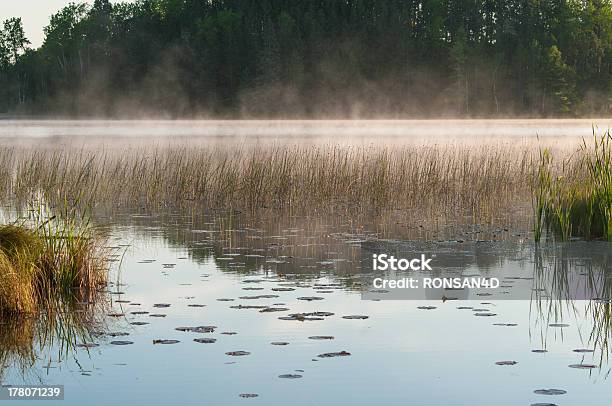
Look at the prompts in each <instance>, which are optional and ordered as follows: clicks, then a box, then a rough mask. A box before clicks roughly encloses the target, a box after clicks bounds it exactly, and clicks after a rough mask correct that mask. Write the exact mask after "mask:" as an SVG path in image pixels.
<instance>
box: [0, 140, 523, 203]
mask: <svg viewBox="0 0 612 406" xmlns="http://www.w3.org/2000/svg"><path fill="white" fill-rule="evenodd" d="M530 154H531V151H530V150H529V149H526V148H520V147H513V146H510V145H502V146H492V145H483V146H481V147H476V148H474V147H467V146H453V145H448V146H444V145H443V146H440V145H433V144H430V145H420V146H417V145H414V146H398V147H393V146H376V145H370V146H333V145H330V146H317V145H315V146H311V145H299V144H298V145H266V146H256V145H255V146H244V147H235V146H207V145H205V144H194V145H193V146H189V145H172V146H167V147H152V148H147V149H145V148H137V147H126V148H125V149H123V150H117V149H112V150H111V149H103V148H101V149H95V150H91V149H78V148H73V147H68V148H66V149H62V150H57V149H44V148H41V149H28V148H25V149H20V148H1V147H0V172H2V171H4V173H7V174H8V175H7V176H6V178H5V180H4V181H3V182H1V183H0V188H1V189H0V193H2V192H4V195H5V196H8V197H11V198H17V199H20V200H27V199H28V198H29V196H30V195H31V194H32V193H33V192H39V191H40V192H42V193H43V194H44V195H45V197H46V198H47V199H49V201H53V202H57V201H60V202H61V201H64V200H65V199H73V198H74V197H75V196H82V199H83V200H84V201H88V202H94V203H95V204H113V205H115V206H119V207H125V206H130V207H146V208H167V207H176V206H185V205H198V206H205V207H209V208H228V207H234V208H237V209H249V210H253V209H255V210H256V209H260V208H287V207H291V208H312V207H342V208H351V209H357V210H370V209H389V208H390V209H403V208H407V207H416V206H419V205H422V206H429V205H432V204H435V205H438V206H440V207H446V208H448V210H457V209H458V208H466V209H467V210H472V211H478V210H479V209H480V208H481V207H483V206H487V205H490V204H498V203H502V202H508V201H510V200H513V199H515V198H516V197H517V196H524V197H526V198H527V199H528V196H529V188H528V186H527V185H528V180H529V178H530V173H531V168H530V162H531V159H530ZM3 168H4V169H3Z"/></svg>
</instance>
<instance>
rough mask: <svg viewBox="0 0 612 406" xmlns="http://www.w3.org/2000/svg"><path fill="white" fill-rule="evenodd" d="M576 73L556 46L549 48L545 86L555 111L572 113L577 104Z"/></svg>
mask: <svg viewBox="0 0 612 406" xmlns="http://www.w3.org/2000/svg"><path fill="white" fill-rule="evenodd" d="M575 77H576V73H575V72H574V70H573V69H572V68H571V67H570V66H568V65H567V64H566V63H565V62H564V61H563V57H562V56H561V51H559V48H557V46H556V45H553V46H551V47H550V48H548V50H547V52H546V56H545V59H544V86H545V89H546V91H547V97H548V99H549V101H550V103H551V105H552V107H553V111H554V112H557V113H561V114H568V113H570V112H572V110H573V108H574V107H575V104H576V102H577V95H576V79H575Z"/></svg>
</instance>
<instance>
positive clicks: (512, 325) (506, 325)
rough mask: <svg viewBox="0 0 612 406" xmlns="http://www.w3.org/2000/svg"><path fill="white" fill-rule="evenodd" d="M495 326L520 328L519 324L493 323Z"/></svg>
mask: <svg viewBox="0 0 612 406" xmlns="http://www.w3.org/2000/svg"><path fill="white" fill-rule="evenodd" d="M493 325H494V326H501V327H516V326H518V324H516V323H493Z"/></svg>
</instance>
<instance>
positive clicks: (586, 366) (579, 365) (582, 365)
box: [569, 364, 599, 369]
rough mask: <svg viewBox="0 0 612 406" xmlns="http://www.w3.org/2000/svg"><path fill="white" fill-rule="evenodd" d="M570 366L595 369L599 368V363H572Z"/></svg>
mask: <svg viewBox="0 0 612 406" xmlns="http://www.w3.org/2000/svg"><path fill="white" fill-rule="evenodd" d="M569 367H570V368H575V369H595V368H599V365H594V364H572V365H570V366H569Z"/></svg>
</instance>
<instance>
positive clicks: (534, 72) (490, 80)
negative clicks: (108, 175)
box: [0, 0, 612, 118]
mask: <svg viewBox="0 0 612 406" xmlns="http://www.w3.org/2000/svg"><path fill="white" fill-rule="evenodd" d="M28 46H29V41H28V40H27V39H26V37H25V35H24V32H23V29H22V26H21V21H20V20H19V19H10V20H7V21H5V22H4V24H3V27H2V31H1V35H0V111H2V112H5V113H9V114H15V113H27V114H65V115H88V116H125V117H129V116H136V115H138V114H142V115H147V114H148V115H151V114H159V113H164V114H167V115H168V116H174V117H177V116H185V117H191V116H201V117H210V116H219V117H238V116H240V117H364V118H366V117H431V116H450V115H452V116H471V117H480V116H506V115H517V116H518V115H521V116H565V115H567V116H575V115H609V114H610V113H611V112H612V79H611V67H612V3H611V1H610V0H258V1H253V0H138V1H136V2H135V3H117V4H111V3H110V2H109V1H108V0H95V2H94V4H93V5H87V4H76V3H75V4H70V5H68V6H67V7H65V8H63V9H62V10H60V11H59V12H57V13H56V14H55V15H53V16H52V17H51V20H50V22H49V25H48V26H47V27H46V28H45V41H44V43H43V45H42V46H41V47H40V48H38V49H30V48H29V47H28Z"/></svg>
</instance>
